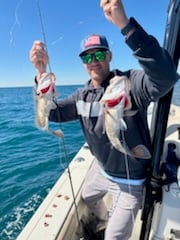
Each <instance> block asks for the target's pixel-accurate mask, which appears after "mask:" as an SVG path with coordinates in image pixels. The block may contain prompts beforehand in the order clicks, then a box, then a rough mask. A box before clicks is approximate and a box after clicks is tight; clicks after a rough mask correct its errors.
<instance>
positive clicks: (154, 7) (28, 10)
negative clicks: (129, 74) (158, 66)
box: [0, 0, 169, 87]
mask: <svg viewBox="0 0 180 240" xmlns="http://www.w3.org/2000/svg"><path fill="white" fill-rule="evenodd" d="M123 2H124V6H125V8H126V12H127V15H128V16H129V17H130V16H134V17H135V18H136V19H137V20H138V21H139V23H140V24H141V25H142V26H143V27H144V28H145V29H146V30H147V31H148V33H150V34H152V35H154V36H155V37H156V38H157V39H158V40H159V42H160V44H161V45H163V39H164V33H165V24H166V17H167V10H168V5H169V0H151V1H144V0H137V1H135V0H124V1H123ZM0 3H1V8H0V30H1V31H0V32H1V34H0V54H1V56H0V58H1V60H0V61H1V65H0V66H1V79H0V87H9V86H32V85H33V84H34V83H33V78H34V75H35V69H34V67H33V65H32V64H31V62H30V61H29V50H30V48H31V46H32V43H33V41H34V40H37V39H40V40H43V34H42V28H41V21H40V17H39V12H38V0H0ZM99 4H100V1H99V0H91V1H86V0H77V1H74V0H71V1H62V0H39V6H40V10H41V15H42V20H43V27H44V33H45V37H46V42H47V49H48V53H49V57H50V65H51V69H52V71H53V72H54V73H55V75H56V79H57V82H56V84H57V85H65V84H84V83H85V82H86V81H87V80H88V79H89V76H88V75H87V73H86V72H85V70H84V67H83V65H82V63H81V61H80V59H79V57H78V54H79V51H80V42H81V40H82V38H84V37H85V36H87V35H88V34H91V33H100V34H103V35H105V36H106V37H107V39H108V41H109V45H110V48H111V50H112V52H113V60H112V62H111V68H119V69H121V70H127V69H129V68H139V65H138V64H137V61H136V60H135V59H134V58H133V56H132V52H131V50H130V49H129V48H128V46H127V45H126V44H125V43H124V37H123V36H122V35H121V34H120V32H119V30H118V29H117V28H116V27H115V26H114V25H112V24H111V23H109V22H108V21H107V20H106V19H105V17H104V14H103V12H102V9H101V8H100V6H99Z"/></svg>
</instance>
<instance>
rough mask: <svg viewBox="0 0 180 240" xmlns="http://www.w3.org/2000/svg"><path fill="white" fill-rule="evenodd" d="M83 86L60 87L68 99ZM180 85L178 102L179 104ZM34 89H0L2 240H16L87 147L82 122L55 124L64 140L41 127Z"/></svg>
mask: <svg viewBox="0 0 180 240" xmlns="http://www.w3.org/2000/svg"><path fill="white" fill-rule="evenodd" d="M78 87H79V86H78V85H77V86H61V87H57V92H58V93H60V97H61V98H63V97H65V96H67V95H69V94H70V93H71V92H73V91H74V90H75V89H76V88H78ZM179 92H180V82H178V84H177V86H176V89H175V91H174V97H173V103H174V104H176V105H179V106H180V94H179ZM34 117H35V116H34V105H33V100H32V88H31V87H27V88H26V87H24V88H23V87H22V88H0V240H15V239H16V237H17V236H18V234H19V233H20V232H21V230H22V229H23V227H24V226H25V224H26V223H27V221H28V220H29V219H30V217H31V216H32V215H33V213H34V212H35V210H36V209H37V208H38V206H39V205H40V203H41V202H42V201H43V199H44V198H45V196H46V195H47V194H48V192H49V191H50V189H51V187H52V186H53V185H54V183H55V182H56V181H57V179H58V178H59V177H60V175H61V174H62V172H63V170H64V168H65V167H66V161H68V162H69V161H71V159H72V158H73V157H74V156H75V154H76V152H77V151H78V150H79V149H80V147H81V146H82V144H83V143H84V138H83V135H82V131H81V129H80V125H79V122H71V123H65V124H61V125H59V124H53V125H52V127H54V128H55V129H58V128H59V127H61V129H62V130H63V131H64V132H65V144H66V148H67V153H68V160H67V159H66V158H65V157H64V153H63V151H62V143H61V141H60V140H59V139H58V138H56V137H54V136H51V135H48V134H47V133H45V132H42V131H40V130H39V129H37V128H36V126H35V123H34Z"/></svg>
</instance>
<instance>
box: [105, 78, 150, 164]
mask: <svg viewBox="0 0 180 240" xmlns="http://www.w3.org/2000/svg"><path fill="white" fill-rule="evenodd" d="M129 84H130V83H129V79H128V78H127V77H126V76H115V77H114V78H112V79H111V80H110V84H109V86H108V87H107V89H106V91H105V93H104V95H103V97H102V98H101V100H100V102H101V104H102V105H103V109H104V118H105V119H104V120H105V130H106V134H107V136H108V138H109V140H110V142H111V144H112V145H113V147H115V148H116V149H117V150H118V151H120V152H122V153H124V154H128V155H131V156H134V157H136V158H143V159H148V158H150V157H151V154H150V152H149V150H148V149H147V148H146V147H145V146H144V145H142V144H140V145H137V146H136V147H134V148H133V149H129V148H128V146H127V144H126V142H125V140H124V139H123V143H121V141H120V139H119V135H120V131H122V135H123V131H126V130H127V125H126V122H125V121H124V119H123V117H124V116H133V115H135V114H136V113H137V111H133V110H131V108H132V104H131V98H130V94H129V89H130V87H129V86H130V85H129Z"/></svg>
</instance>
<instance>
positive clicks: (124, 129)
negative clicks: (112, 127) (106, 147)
mask: <svg viewBox="0 0 180 240" xmlns="http://www.w3.org/2000/svg"><path fill="white" fill-rule="evenodd" d="M120 129H121V130H122V131H126V130H127V124H126V122H125V121H124V119H122V118H121V119H120Z"/></svg>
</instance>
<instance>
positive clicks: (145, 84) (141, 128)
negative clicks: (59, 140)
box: [49, 26, 177, 179]
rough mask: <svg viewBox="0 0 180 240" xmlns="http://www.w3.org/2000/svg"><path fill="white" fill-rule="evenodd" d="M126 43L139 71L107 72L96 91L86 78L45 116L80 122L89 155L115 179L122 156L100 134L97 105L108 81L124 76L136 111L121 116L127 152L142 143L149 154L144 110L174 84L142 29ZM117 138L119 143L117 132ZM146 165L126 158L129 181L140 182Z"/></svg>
mask: <svg viewBox="0 0 180 240" xmlns="http://www.w3.org/2000/svg"><path fill="white" fill-rule="evenodd" d="M126 43H127V44H128V45H129V47H130V48H131V49H132V50H133V54H134V57H135V58H136V59H137V60H138V62H139V64H140V65H141V67H142V70H133V69H131V70H128V71H126V72H121V71H120V70H117V69H115V70H113V71H111V72H110V73H109V76H108V77H107V78H106V79H104V81H103V82H102V84H101V86H100V87H99V88H93V86H92V83H91V79H90V80H89V81H88V83H87V84H86V86H85V87H84V88H80V89H77V90H76V91H75V92H74V93H73V94H72V95H71V96H69V97H67V98H66V99H63V100H61V101H59V102H58V103H57V108H56V109H55V110H51V112H50V117H49V119H50V121H54V122H67V121H73V120H77V119H78V120H80V123H81V126H82V130H83V133H84V136H85V140H86V142H87V143H88V145H89V148H90V150H91V152H92V154H93V155H94V156H95V157H96V159H97V160H98V161H99V163H100V165H101V166H102V168H103V170H104V171H105V172H106V173H107V174H109V175H111V176H115V177H119V178H127V172H126V167H125V156H124V154H122V153H121V152H119V151H118V150H116V149H115V148H114V147H113V146H112V144H111V143H110V141H109V139H108V137H107V135H106V132H105V131H104V117H103V111H102V106H101V104H100V102H99V100H100V99H101V97H102V95H103V93H104V91H105V89H106V87H107V86H108V84H109V80H110V79H111V78H112V77H114V76H115V75H120V76H122V75H126V76H128V78H129V80H130V95H131V101H132V110H137V114H135V115H134V116H126V117H124V120H125V122H126V124H127V126H128V129H127V130H126V131H125V132H124V134H125V141H126V143H127V145H128V147H129V148H130V149H131V148H133V147H135V146H137V145H139V144H143V145H144V146H145V147H146V148H147V149H148V150H149V152H150V153H151V139H150V134H149V130H148V124H147V107H148V105H149V104H150V102H152V101H156V100H158V98H160V97H162V96H163V95H165V94H166V93H167V92H168V91H169V90H170V89H171V88H172V87H173V85H174V84H175V82H176V81H177V74H176V68H175V65H174V63H173V61H172V59H171V57H170V56H169V54H168V53H167V51H166V50H165V49H163V48H161V47H160V46H159V44H158V42H157V40H156V39H155V38H154V37H153V36H151V35H148V34H147V33H146V32H145V31H144V30H143V28H142V27H140V26H139V27H138V28H137V30H136V31H135V32H134V33H133V34H132V35H131V36H130V37H129V38H128V39H127V40H126ZM119 138H120V140H122V136H121V133H120V135H119ZM149 162H150V159H149V160H148V159H138V158H134V157H131V156H128V164H129V174H130V178H131V179H143V178H144V177H145V176H146V174H147V172H146V170H147V167H148V164H149Z"/></svg>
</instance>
